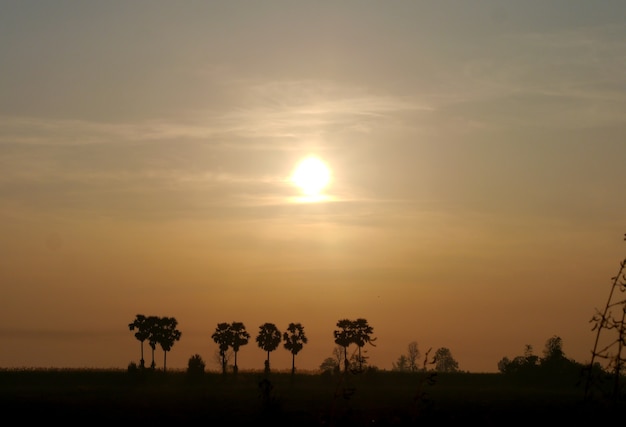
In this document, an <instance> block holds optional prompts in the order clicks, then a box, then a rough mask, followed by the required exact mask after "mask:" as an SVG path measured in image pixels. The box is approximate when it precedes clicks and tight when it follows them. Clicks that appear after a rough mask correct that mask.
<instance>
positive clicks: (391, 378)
mask: <svg viewBox="0 0 626 427" xmlns="http://www.w3.org/2000/svg"><path fill="white" fill-rule="evenodd" d="M427 379H428V377H427V375H426V374H424V373H420V374H407V373H404V374H402V373H397V372H380V371H379V372H367V373H362V374H336V375H320V374H297V375H295V376H294V377H292V376H291V375H290V374H289V373H271V374H269V375H264V374H263V373H258V372H240V373H239V374H238V375H237V376H235V375H233V374H229V375H226V376H224V375H222V374H219V373H205V374H204V375H202V376H196V377H190V376H188V375H187V374H186V373H185V372H167V373H163V372H151V371H145V372H134V373H131V372H127V371H125V370H120V371H111V370H104V371H98V370H54V369H50V370H0V411H2V414H3V416H4V417H5V418H7V417H11V418H12V419H16V420H20V423H26V422H41V421H45V422H50V421H56V422H63V423H68V424H81V425H110V424H112V423H116V422H124V423H126V422H134V423H141V424H140V425H148V423H149V424H150V425H170V426H176V425H191V424H198V425H199V424H202V425H216V424H219V423H224V424H228V425H253V424H259V423H263V424H271V425H275V426H277V425H285V426H365V425H368V426H373V425H376V426H386V425H389V426H392V425H396V426H405V425H406V426H408V425H425V423H441V422H446V423H450V422H455V423H465V422H478V423H480V425H482V426H485V425H504V424H506V425H530V424H534V423H538V422H559V423H560V424H561V423H568V422H572V423H573V422H575V423H577V424H578V423H581V422H589V423H593V424H597V423H598V422H604V421H607V422H608V421H609V420H612V419H614V417H615V414H623V413H624V409H626V404H624V403H623V402H621V401H615V400H614V399H613V400H611V401H609V400H607V399H602V398H599V399H598V398H594V399H592V400H591V401H589V400H585V399H584V389H583V385H582V384H577V381H575V380H563V379H562V380H560V381H554V380H551V381H546V380H545V379H544V380H542V381H538V380H532V381H529V380H527V379H524V378H521V379H519V378H518V379H516V380H513V379H511V378H508V377H506V376H504V375H501V374H469V373H457V374H438V375H437V376H435V377H434V378H432V380H433V381H432V382H428V381H427ZM618 418H619V417H618ZM144 423H145V424H144Z"/></svg>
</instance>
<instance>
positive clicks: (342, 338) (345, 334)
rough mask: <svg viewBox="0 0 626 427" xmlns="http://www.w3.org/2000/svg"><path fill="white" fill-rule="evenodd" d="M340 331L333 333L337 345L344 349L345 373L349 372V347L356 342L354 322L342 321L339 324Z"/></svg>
mask: <svg viewBox="0 0 626 427" xmlns="http://www.w3.org/2000/svg"><path fill="white" fill-rule="evenodd" d="M337 327H338V328H339V329H337V330H335V331H333V334H334V336H335V344H337V345H339V346H341V347H342V348H343V369H344V372H347V371H348V367H349V362H348V346H350V344H352V343H353V342H354V339H353V332H354V330H353V328H352V321H351V320H350V319H341V320H339V321H338V322H337Z"/></svg>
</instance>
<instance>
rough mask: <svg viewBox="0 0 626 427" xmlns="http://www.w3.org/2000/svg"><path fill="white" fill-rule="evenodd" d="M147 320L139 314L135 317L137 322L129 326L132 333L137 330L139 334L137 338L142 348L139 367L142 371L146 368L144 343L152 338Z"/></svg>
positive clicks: (136, 334)
mask: <svg viewBox="0 0 626 427" xmlns="http://www.w3.org/2000/svg"><path fill="white" fill-rule="evenodd" d="M147 320H148V319H147V317H146V316H144V315H143V314H138V315H137V316H136V317H135V320H133V322H132V323H129V324H128V328H129V329H130V330H131V331H134V330H135V329H136V330H137V332H135V338H137V339H138V340H139V342H140V346H141V360H140V362H139V366H140V367H141V368H142V369H143V368H145V367H146V364H145V360H144V358H143V343H144V341H145V340H147V339H148V337H149V336H150V331H149V328H148V321H147Z"/></svg>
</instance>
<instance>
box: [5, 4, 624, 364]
mask: <svg viewBox="0 0 626 427" xmlns="http://www.w3.org/2000/svg"><path fill="white" fill-rule="evenodd" d="M0 8H1V10H2V13H1V14H0V58H2V72H1V73H0V170H1V173H0V236H1V237H0V241H1V244H0V340H1V341H2V346H0V368H19V367H44V368H49V367H54V368H105V369H108V368H120V369H125V368H126V367H127V366H128V365H129V363H130V362H138V361H139V358H140V344H139V341H137V340H136V339H135V337H134V332H131V331H130V330H129V328H128V324H129V323H130V322H132V321H133V320H134V318H135V316H136V315H137V314H144V315H155V316H167V317H175V318H176V319H177V320H178V329H179V330H180V331H181V332H182V336H181V339H180V341H178V342H176V343H175V344H174V346H173V347H172V350H171V351H170V352H169V353H168V354H167V367H168V368H172V369H184V368H186V366H187V362H188V360H189V358H190V357H191V356H192V355H195V354H199V355H200V356H201V357H202V358H203V359H204V360H205V361H206V364H207V369H210V370H218V369H219V364H218V363H217V362H216V359H215V353H216V350H217V345H216V344H215V343H214V342H213V340H212V339H211V335H212V333H213V332H214V331H215V328H216V326H217V324H218V323H221V322H233V321H237V322H243V323H244V325H245V326H246V329H247V330H248V332H249V333H250V335H251V339H250V343H249V344H248V345H246V346H244V347H242V348H241V350H240V351H239V353H238V365H239V368H240V370H241V369H263V362H264V360H265V356H266V353H265V352H264V351H263V350H261V349H260V348H258V346H257V344H256V342H255V337H256V335H257V333H258V330H259V326H260V325H262V324H263V323H266V322H269V323H274V324H275V325H276V326H277V327H278V328H279V329H280V330H281V331H284V330H285V329H286V328H287V326H288V324H289V323H291V322H294V323H301V324H302V325H303V326H304V330H305V333H306V335H307V337H308V339H309V341H308V343H307V344H306V345H305V346H304V348H303V350H302V351H301V352H300V353H298V355H297V356H296V368H297V369H300V370H315V369H317V368H318V367H319V366H320V364H321V363H322V362H323V360H324V359H325V358H327V357H332V352H333V348H334V347H335V343H334V338H333V331H334V330H335V329H336V323H337V322H338V321H339V320H340V319H345V318H347V319H356V318H365V319H366V320H367V321H368V323H369V324H370V325H371V326H372V327H373V337H374V338H376V341H375V344H376V345H375V346H369V345H368V346H366V347H365V348H364V350H367V353H366V355H367V356H368V357H369V359H368V362H369V364H370V365H374V366H377V367H378V368H380V369H391V368H392V364H393V363H394V362H396V361H397V359H398V357H399V356H400V355H402V354H406V352H407V347H408V344H409V343H410V342H412V341H416V342H417V343H418V349H419V350H420V352H421V353H422V355H424V354H426V352H427V351H428V350H429V349H432V350H431V351H432V352H433V353H434V351H435V350H436V349H438V348H441V347H445V348H448V349H449V350H450V352H451V354H452V356H453V357H454V359H455V360H456V361H457V362H458V364H459V369H461V370H463V371H469V372H497V364H498V362H499V361H500V360H501V359H502V358H503V357H509V358H511V359H512V358H514V357H515V356H518V355H522V354H524V349H525V346H526V345H531V346H532V348H533V350H534V354H536V355H539V356H541V355H542V352H543V348H544V345H545V343H546V341H547V340H548V339H550V338H551V337H553V336H558V337H560V338H561V339H562V343H563V351H564V353H565V355H566V357H568V358H571V359H574V360H576V361H578V362H581V363H584V362H587V361H589V360H590V357H591V351H592V349H593V345H594V338H595V333H594V332H592V326H593V325H592V324H591V323H590V320H591V318H592V316H593V315H594V314H595V313H596V310H602V309H603V308H604V305H605V304H606V303H607V298H608V296H609V292H610V290H611V286H612V280H611V278H612V277H614V276H615V275H616V274H617V272H618V270H619V264H620V262H621V261H622V260H623V259H624V258H625V257H626V242H624V233H626V214H625V212H626V198H625V197H624V183H625V182H626V163H625V162H624V160H625V159H626V139H625V138H624V136H625V135H626V73H624V70H626V2H623V1H611V0H603V1H600V2H590V1H587V0H554V1H549V2H546V1H543V0H541V1H539V0H528V1H523V2H521V1H509V0H476V1H467V2H461V1H448V0H438V1H384V2H383V1H369V0H361V1H351V0H346V1H341V2H331V1H316V2H308V1H277V0H265V1H258V2H254V1H239V0H229V1H223V2H220V1H215V2H209V1H207V2H201V1H177V2H170V1H161V0H151V1H143V0H137V1H132V2H128V1H106V2H102V1H89V0H88V1H67V0H58V1H54V2H40V1H31V0H19V1H17V0H16V1H12V0H0ZM307 156H316V157H317V158H319V159H322V160H323V161H324V162H325V164H326V165H327V166H328V168H329V170H330V174H331V180H330V183H329V185H328V186H327V187H326V188H325V189H324V192H323V197H319V198H306V197H304V196H303V194H302V192H301V190H300V189H299V188H298V187H297V186H296V185H294V183H293V182H292V180H291V176H292V173H293V172H294V168H295V167H296V165H297V164H298V162H299V161H301V160H302V159H304V158H306V157H307ZM607 334H608V333H607ZM605 336H606V334H605ZM611 338H615V337H609V339H611ZM146 349H147V347H146ZM155 356H156V363H157V367H162V365H163V353H162V351H161V350H160V349H157V351H156V354H155ZM146 359H149V356H148V355H146ZM270 361H271V367H272V369H276V370H282V369H286V370H287V369H290V368H291V354H290V353H289V352H288V351H287V350H285V349H284V348H282V346H281V347H280V348H278V349H276V350H275V351H274V352H272V353H271V357H270Z"/></svg>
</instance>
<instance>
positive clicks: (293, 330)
mask: <svg viewBox="0 0 626 427" xmlns="http://www.w3.org/2000/svg"><path fill="white" fill-rule="evenodd" d="M283 341H284V344H283V346H284V347H285V348H286V349H287V350H289V351H290V352H291V375H294V374H295V373H296V354H298V353H299V352H300V350H302V348H303V347H304V344H306V343H307V342H309V340H308V338H307V337H306V335H305V333H304V327H303V326H302V325H301V324H300V323H290V324H289V326H288V327H287V331H286V332H285V333H284V334H283Z"/></svg>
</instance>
